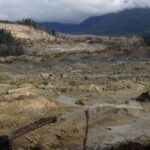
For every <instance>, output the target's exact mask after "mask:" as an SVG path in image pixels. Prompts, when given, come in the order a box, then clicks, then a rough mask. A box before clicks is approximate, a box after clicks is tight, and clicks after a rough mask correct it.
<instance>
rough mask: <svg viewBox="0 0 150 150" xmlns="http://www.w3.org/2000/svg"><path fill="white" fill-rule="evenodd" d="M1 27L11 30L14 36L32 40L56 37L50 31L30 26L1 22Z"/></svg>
mask: <svg viewBox="0 0 150 150" xmlns="http://www.w3.org/2000/svg"><path fill="white" fill-rule="evenodd" d="M0 29H6V30H9V31H11V33H12V34H13V36H14V37H16V38H19V39H31V40H40V39H48V40H50V41H51V40H54V39H55V38H54V37H53V36H51V35H49V34H48V33H46V32H44V31H42V30H38V29H35V28H33V27H30V26H23V25H16V24H7V23H0Z"/></svg>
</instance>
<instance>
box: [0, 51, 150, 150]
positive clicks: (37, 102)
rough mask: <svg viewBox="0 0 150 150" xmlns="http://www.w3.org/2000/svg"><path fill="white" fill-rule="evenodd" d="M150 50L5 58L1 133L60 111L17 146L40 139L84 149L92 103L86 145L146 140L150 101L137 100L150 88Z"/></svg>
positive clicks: (0, 81)
mask: <svg viewBox="0 0 150 150" xmlns="http://www.w3.org/2000/svg"><path fill="white" fill-rule="evenodd" d="M145 55H146V54H143V55H142V57H140V58H139V57H137V56H136V57H135V55H134V57H133V56H130V57H129V56H128V57H124V56H122V55H121V56H120V55H119V56H118V55H117V56H116V55H115V56H114V55H113V56H111V57H110V56H107V57H106V56H105V57H104V56H101V55H94V56H93V55H91V54H90V55H89V54H80V53H73V54H69V55H66V57H64V58H63V59H61V60H53V61H35V60H32V61H28V62H23V61H17V62H14V63H12V64H7V63H3V64H0V135H9V134H10V133H11V132H13V131H15V130H17V129H19V128H22V127H24V126H26V125H28V124H32V123H33V122H36V121H37V120H40V119H41V118H49V117H53V116H56V117H57V121H56V122H55V123H53V124H48V125H44V126H42V127H41V128H38V129H35V130H33V131H31V132H29V133H27V134H25V135H22V136H20V137H19V138H17V139H15V140H13V142H12V147H13V149H22V150H24V149H26V148H27V147H34V146H36V145H37V144H41V145H42V147H44V149H46V150H53V149H58V150H59V149H62V150H63V149H64V150H66V149H73V150H74V149H75V148H76V149H83V141H84V138H85V129H86V126H87V124H86V116H85V111H86V110H87V109H88V110H89V124H88V126H89V131H88V138H87V143H86V146H87V149H100V148H105V147H110V148H111V146H113V145H116V144H118V143H126V141H133V142H136V143H141V144H142V145H143V144H144V146H146V145H147V144H149V142H150V120H149V118H150V103H149V102H148V101H146V102H139V101H136V98H137V97H138V96H140V95H141V94H142V93H143V92H147V91H149V90H150V61H149V55H146V57H145ZM131 145H132V144H131ZM133 145H134V143H133ZM137 145H138V144H137ZM142 145H141V146H142ZM124 147H125V146H124Z"/></svg>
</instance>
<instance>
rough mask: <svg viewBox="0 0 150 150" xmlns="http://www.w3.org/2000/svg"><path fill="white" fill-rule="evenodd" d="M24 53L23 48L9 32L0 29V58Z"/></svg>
mask: <svg viewBox="0 0 150 150" xmlns="http://www.w3.org/2000/svg"><path fill="white" fill-rule="evenodd" d="M23 53H24V51H23V48H22V46H21V44H20V42H19V41H18V40H16V39H15V38H14V37H13V36H12V34H11V32H10V31H7V30H5V29H0V56H1V57H4V56H18V55H22V54H23Z"/></svg>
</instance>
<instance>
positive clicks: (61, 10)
mask: <svg viewBox="0 0 150 150" xmlns="http://www.w3.org/2000/svg"><path fill="white" fill-rule="evenodd" d="M132 7H150V0H0V19H3V20H18V19H22V18H33V19H35V20H37V21H49V22H53V21H57V22H68V23H79V22H81V21H83V20H85V19H86V18H88V17H90V16H96V15H101V14H106V13H109V12H116V11H120V10H123V9H125V8H132Z"/></svg>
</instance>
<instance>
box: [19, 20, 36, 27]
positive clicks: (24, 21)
mask: <svg viewBox="0 0 150 150" xmlns="http://www.w3.org/2000/svg"><path fill="white" fill-rule="evenodd" d="M17 23H18V24H21V25H27V26H32V27H34V28H37V27H38V25H37V23H36V22H35V21H34V20H32V19H30V18H29V19H28V18H27V19H23V20H21V21H18V22H17Z"/></svg>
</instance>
